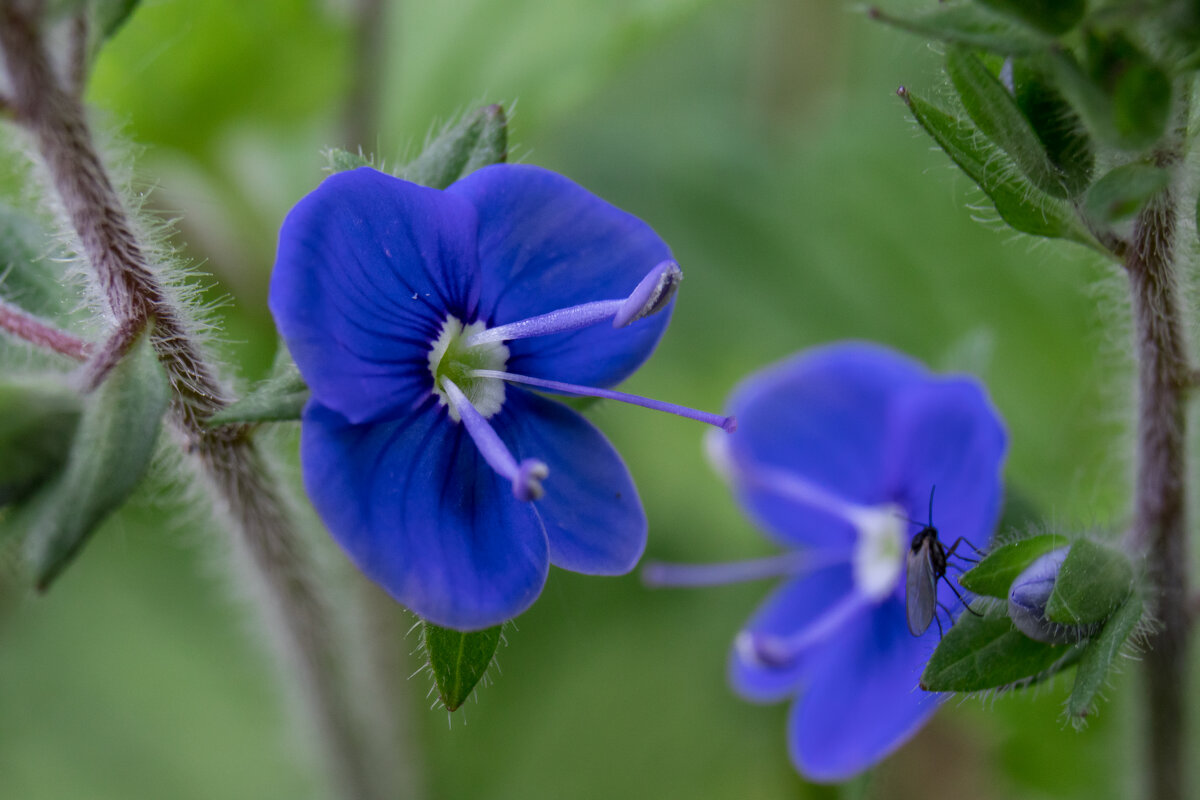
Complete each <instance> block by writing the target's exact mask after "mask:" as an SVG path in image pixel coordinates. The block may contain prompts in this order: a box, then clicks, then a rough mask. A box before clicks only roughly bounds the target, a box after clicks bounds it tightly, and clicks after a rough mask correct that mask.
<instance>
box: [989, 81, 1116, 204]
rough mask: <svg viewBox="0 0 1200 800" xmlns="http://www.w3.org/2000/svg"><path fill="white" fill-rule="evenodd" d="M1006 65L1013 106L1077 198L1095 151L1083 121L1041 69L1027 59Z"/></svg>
mask: <svg viewBox="0 0 1200 800" xmlns="http://www.w3.org/2000/svg"><path fill="white" fill-rule="evenodd" d="M1010 63H1011V64H1012V83H1013V86H1012V89H1013V97H1014V98H1015V99H1016V101H1017V107H1018V108H1020V109H1021V113H1022V114H1024V115H1025V118H1026V119H1027V120H1029V124H1030V125H1031V126H1032V127H1033V130H1034V132H1035V133H1036V134H1037V137H1038V139H1040V140H1041V142H1042V147H1044V148H1045V150H1046V155H1047V156H1048V157H1049V158H1050V162H1051V163H1052V164H1054V166H1055V167H1057V168H1058V170H1059V172H1060V173H1061V174H1062V178H1063V182H1064V184H1065V185H1066V187H1067V191H1068V193H1069V194H1070V196H1071V197H1076V196H1078V195H1079V194H1080V193H1082V192H1083V191H1084V190H1086V189H1087V187H1088V186H1089V185H1090V184H1091V181H1092V174H1093V173H1094V172H1095V169H1096V148H1095V145H1094V143H1093V142H1092V138H1091V137H1090V136H1089V135H1088V133H1087V130H1086V129H1085V127H1084V124H1083V120H1082V119H1080V118H1079V114H1078V113H1076V111H1075V109H1074V108H1072V107H1071V104H1070V103H1068V102H1067V99H1066V98H1065V97H1063V96H1062V93H1061V92H1059V91H1058V89H1057V88H1055V86H1054V84H1053V83H1052V82H1051V80H1050V77H1049V75H1047V74H1046V71H1045V70H1044V69H1041V68H1039V67H1037V66H1035V65H1034V64H1033V63H1032V61H1031V59H1027V58H1017V59H1011V60H1010Z"/></svg>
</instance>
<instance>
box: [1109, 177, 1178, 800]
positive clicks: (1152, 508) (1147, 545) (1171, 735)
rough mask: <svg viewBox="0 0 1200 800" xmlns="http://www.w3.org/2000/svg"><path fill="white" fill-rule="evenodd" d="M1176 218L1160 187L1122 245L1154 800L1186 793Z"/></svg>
mask: <svg viewBox="0 0 1200 800" xmlns="http://www.w3.org/2000/svg"><path fill="white" fill-rule="evenodd" d="M1170 160H1171V158H1170V157H1169V156H1168V157H1163V158H1162V159H1161V161H1163V162H1165V163H1169V162H1170ZM1165 163H1164V165H1165ZM1175 228H1176V204H1175V200H1174V197H1173V195H1172V193H1171V192H1162V193H1160V195H1159V196H1158V197H1156V198H1155V199H1154V200H1153V201H1151V202H1150V204H1149V205H1148V206H1147V207H1146V208H1145V209H1144V210H1143V211H1142V213H1141V214H1140V215H1139V217H1138V219H1137V222H1136V225H1135V228H1134V235H1133V241H1132V242H1131V246H1130V247H1129V248H1128V250H1127V252H1126V254H1125V269H1126V272H1127V273H1128V275H1129V285H1130V290H1131V293H1132V300H1133V316H1134V331H1135V340H1136V352H1137V369H1138V421H1137V483H1136V487H1135V492H1136V494H1135V500H1134V519H1133V529H1132V542H1133V545H1134V547H1135V548H1136V549H1137V551H1138V552H1140V553H1143V554H1144V555H1145V558H1146V568H1147V573H1148V577H1149V579H1150V585H1151V590H1152V595H1151V597H1150V598H1149V600H1150V608H1151V611H1152V613H1153V614H1154V616H1155V618H1156V619H1157V620H1158V622H1159V626H1160V627H1159V628H1158V630H1157V632H1156V633H1155V634H1154V636H1153V638H1152V640H1151V642H1150V647H1149V651H1148V652H1147V653H1146V655H1145V658H1144V660H1143V662H1142V663H1143V673H1144V683H1145V692H1146V715H1147V729H1146V736H1145V742H1146V756H1145V757H1146V759H1147V761H1146V764H1147V769H1148V779H1149V784H1148V786H1147V787H1146V792H1147V793H1146V795H1145V796H1146V797H1149V798H1153V800H1184V798H1186V797H1188V792H1187V788H1186V784H1187V780H1186V765H1187V758H1186V754H1187V747H1186V741H1187V720H1186V716H1185V709H1186V707H1187V688H1186V678H1187V649H1188V628H1189V625H1188V586H1187V565H1188V547H1187V528H1186V525H1187V508H1186V484H1187V462H1186V450H1185V448H1186V427H1187V409H1186V406H1185V401H1186V392H1187V387H1188V386H1189V384H1190V382H1191V377H1192V369H1191V367H1190V365H1189V361H1188V356H1187V350H1186V343H1185V338H1184V337H1185V331H1184V326H1183V322H1182V317H1181V314H1180V312H1181V300H1180V292H1179V287H1178V285H1177V284H1176V278H1175V275H1174V272H1173V249H1174V242H1175Z"/></svg>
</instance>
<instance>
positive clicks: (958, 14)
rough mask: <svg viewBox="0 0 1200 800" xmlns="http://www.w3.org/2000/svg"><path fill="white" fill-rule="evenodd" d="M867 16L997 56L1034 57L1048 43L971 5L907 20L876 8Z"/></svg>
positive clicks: (940, 9)
mask: <svg viewBox="0 0 1200 800" xmlns="http://www.w3.org/2000/svg"><path fill="white" fill-rule="evenodd" d="M869 13H870V16H871V18H872V19H876V20H879V21H880V22H883V23H885V24H887V25H891V26H892V27H893V28H898V29H900V30H903V31H908V32H909V33H915V34H917V35H918V36H922V37H925V38H928V39H935V40H937V41H941V42H953V43H956V44H965V45H970V46H971V47H978V48H980V49H982V50H988V51H990V52H993V53H999V54H1001V55H1025V54H1029V53H1036V52H1039V51H1040V50H1043V49H1044V48H1045V47H1046V45H1047V43H1048V40H1047V39H1046V38H1044V37H1042V36H1040V35H1037V34H1035V33H1033V32H1032V31H1029V30H1028V29H1026V28H1023V27H1021V26H1020V25H1014V24H1013V23H1012V22H1010V21H1009V20H1008V19H1006V18H1004V17H1002V16H999V15H997V14H993V13H991V12H989V11H986V10H984V9H981V8H979V7H977V6H974V5H971V4H964V3H958V4H953V3H943V4H939V5H938V7H937V8H935V9H932V10H930V11H926V12H924V13H921V14H914V15H911V16H896V15H894V14H889V13H887V12H884V11H881V10H880V9H878V8H871V9H870V11H869Z"/></svg>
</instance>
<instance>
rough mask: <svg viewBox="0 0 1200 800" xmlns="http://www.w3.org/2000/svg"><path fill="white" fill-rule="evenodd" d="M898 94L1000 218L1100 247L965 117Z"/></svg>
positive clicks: (1022, 227) (1036, 231)
mask: <svg viewBox="0 0 1200 800" xmlns="http://www.w3.org/2000/svg"><path fill="white" fill-rule="evenodd" d="M900 96H901V97H902V98H903V99H904V101H905V102H906V103H908V107H909V109H910V110H911V111H912V114H913V117H915V118H916V120H917V122H918V123H919V124H920V125H921V127H922V128H924V129H925V131H926V132H927V133H928V134H929V135H930V136H932V137H933V139H934V141H936V142H937V143H938V145H939V146H940V147H941V148H942V150H944V151H945V152H946V155H948V156H950V158H951V159H952V160H953V161H954V163H956V164H958V166H959V167H960V168H961V169H962V170H963V172H965V173H967V175H969V176H970V177H971V179H972V180H974V181H975V183H976V184H978V185H979V188H980V189H982V190H983V191H984V193H985V194H986V195H987V196H988V197H989V198H991V200H992V202H993V203H994V204H995V206H996V211H997V213H999V214H1000V217H1001V218H1002V219H1003V220H1004V221H1005V222H1007V223H1008V224H1009V225H1011V226H1012V227H1013V228H1015V229H1016V230H1018V231H1021V232H1023V233H1028V234H1032V235H1034V236H1045V237H1047V238H1063V239H1071V240H1073V241H1076V242H1079V243H1081V244H1086V245H1088V246H1089V247H1094V248H1097V249H1103V248H1101V247H1100V246H1099V245H1098V244H1097V243H1096V242H1095V240H1094V239H1093V238H1092V237H1091V235H1090V234H1089V233H1088V232H1087V231H1086V230H1084V228H1083V226H1082V225H1081V224H1080V223H1079V221H1078V220H1077V219H1076V218H1075V213H1074V211H1073V210H1072V209H1071V208H1070V207H1069V206H1068V205H1067V204H1065V203H1063V202H1062V201H1060V200H1056V199H1055V198H1053V197H1050V196H1049V195H1047V194H1046V193H1045V192H1042V191H1040V190H1039V189H1038V188H1037V187H1035V186H1033V184H1031V183H1030V182H1029V181H1027V180H1025V179H1024V178H1022V177H1021V176H1020V175H1018V174H1017V168H1016V165H1015V164H1013V162H1012V160H1011V159H1010V158H1008V157H1007V156H1006V155H1005V154H1004V153H1002V152H1000V151H999V149H998V148H997V147H996V146H995V145H994V144H992V143H991V142H989V141H988V140H987V139H986V138H985V137H984V136H983V135H982V134H981V133H980V132H979V131H978V130H977V129H976V128H975V127H974V126H973V125H971V124H970V122H969V121H967V120H961V119H956V118H955V117H953V116H951V115H950V114H948V113H946V112H945V111H943V110H942V109H940V108H938V107H936V106H934V105H933V104H931V103H929V102H926V101H925V100H922V99H921V98H919V97H917V96H916V95H914V94H913V93H911V92H909V91H907V90H905V89H903V88H901V90H900Z"/></svg>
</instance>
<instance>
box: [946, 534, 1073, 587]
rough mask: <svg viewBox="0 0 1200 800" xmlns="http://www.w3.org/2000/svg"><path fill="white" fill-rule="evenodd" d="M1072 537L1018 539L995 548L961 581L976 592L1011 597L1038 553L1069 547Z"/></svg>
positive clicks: (1048, 536) (966, 573)
mask: <svg viewBox="0 0 1200 800" xmlns="http://www.w3.org/2000/svg"><path fill="white" fill-rule="evenodd" d="M1070 543H1071V540H1070V539H1068V538H1067V537H1065V536H1060V535H1058V534H1055V533H1045V534H1040V535H1038V536H1030V537H1028V538H1026V539H1018V540H1017V541H1015V542H1009V543H1007V544H1004V545H1001V546H1000V547H997V548H996V549H995V550H992V551H991V552H990V553H988V554H987V555H986V556H984V557H983V559H982V560H980V562H979V563H978V564H976V565H975V566H974V567H972V568H971V569H970V570H968V571H967V572H964V573H963V574H962V575H961V576H959V579H958V583H959V585H960V586H962V587H963V588H964V589H966V590H967V591H969V592H972V593H973V594H978V595H983V596H984V597H996V598H999V599H1000V600H1007V599H1008V590H1009V589H1010V588H1011V587H1012V582H1013V581H1014V580H1016V579H1017V576H1018V575H1020V574H1021V573H1022V572H1024V571H1025V568H1026V567H1028V566H1029V565H1030V564H1032V563H1033V562H1034V561H1035V560H1037V558H1038V557H1039V556H1042V555H1045V554H1046V553H1049V552H1050V551H1051V550H1057V549H1058V548H1060V547H1066V546H1067V545H1069V544H1070Z"/></svg>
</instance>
